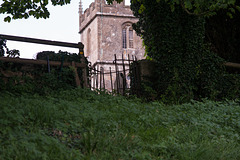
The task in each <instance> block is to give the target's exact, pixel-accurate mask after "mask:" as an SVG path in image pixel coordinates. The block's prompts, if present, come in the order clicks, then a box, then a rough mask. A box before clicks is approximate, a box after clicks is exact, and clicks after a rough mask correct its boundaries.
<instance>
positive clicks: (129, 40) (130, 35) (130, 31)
mask: <svg viewBox="0 0 240 160" xmlns="http://www.w3.org/2000/svg"><path fill="white" fill-rule="evenodd" d="M128 35H129V39H128V42H129V48H133V29H132V27H131V28H129V32H128Z"/></svg>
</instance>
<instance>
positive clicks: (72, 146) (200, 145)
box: [0, 89, 240, 160]
mask: <svg viewBox="0 0 240 160" xmlns="http://www.w3.org/2000/svg"><path fill="white" fill-rule="evenodd" d="M239 113H240V105H239V103H238V102H233V101H226V102H212V101H207V100H206V101H204V102H196V101H192V102H191V103H188V104H183V105H164V104H161V103H158V102H153V103H148V104H147V103H146V104H144V103H141V102H140V101H138V100H127V99H125V98H122V97H112V96H110V95H104V94H102V95H99V94H96V93H93V92H91V91H88V90H81V89H75V90H71V91H62V92H59V93H55V94H52V95H50V96H47V97H46V96H45V97H44V96H39V95H28V94H26V95H22V96H16V95H13V94H10V93H0V144H1V145H0V159H3V160H8V159H9V160H10V159H11V160H12V159H17V160H28V159H29V160H32V159H35V160H37V159H41V160H45V159H49V160H53V159H56V160H61V159H62V160H66V159H68V160H71V159H74V160H76V159H117V160H119V159H137V160H139V159H144V160H145V159H182V160H187V159H193V160H196V159H203V160H206V159H208V160H210V159H213V160H216V159H231V160H233V159H240V153H239V150H240V143H239V142H240V136H239V134H240V116H239Z"/></svg>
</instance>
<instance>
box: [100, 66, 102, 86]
mask: <svg viewBox="0 0 240 160" xmlns="http://www.w3.org/2000/svg"><path fill="white" fill-rule="evenodd" d="M100 91H102V67H100Z"/></svg>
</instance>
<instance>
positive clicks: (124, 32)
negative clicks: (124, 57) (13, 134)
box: [122, 28, 127, 48]
mask: <svg viewBox="0 0 240 160" xmlns="http://www.w3.org/2000/svg"><path fill="white" fill-rule="evenodd" d="M122 40H123V48H127V30H126V28H123V30H122Z"/></svg>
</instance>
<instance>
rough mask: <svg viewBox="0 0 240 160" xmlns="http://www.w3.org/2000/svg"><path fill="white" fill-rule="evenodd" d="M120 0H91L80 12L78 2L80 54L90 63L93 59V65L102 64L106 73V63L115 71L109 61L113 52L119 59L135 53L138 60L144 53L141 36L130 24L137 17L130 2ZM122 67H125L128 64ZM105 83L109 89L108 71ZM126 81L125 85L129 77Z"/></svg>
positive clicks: (107, 69) (108, 69) (108, 68)
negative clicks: (81, 49)
mask: <svg viewBox="0 0 240 160" xmlns="http://www.w3.org/2000/svg"><path fill="white" fill-rule="evenodd" d="M80 4H81V1H80ZM124 4H125V3H124V2H122V3H120V4H118V3H117V2H113V4H112V5H108V4H106V2H105V0H95V2H93V3H92V4H91V5H90V6H89V8H88V9H86V10H85V11H84V13H82V7H81V5H80V9H79V33H80V36H81V42H82V43H83V44H84V54H85V56H86V57H88V60H89V61H90V62H91V64H92V65H94V64H96V63H97V65H94V66H95V68H96V69H100V68H101V67H102V68H103V69H104V73H106V72H108V73H109V71H110V67H111V68H112V72H115V67H114V65H113V64H112V65H111V64H110V63H112V62H113V60H114V54H116V57H117V59H122V55H123V57H124V59H127V58H128V57H131V59H132V57H134V58H135V57H136V58H137V59H138V60H139V59H143V57H144V52H145V51H144V48H143V45H142V39H141V38H140V37H139V36H137V34H136V33H135V31H134V30H133V29H132V24H133V23H136V22H137V21H138V19H137V18H136V17H134V16H133V13H132V11H131V9H130V6H127V5H124ZM123 30H125V31H123ZM99 62H105V64H102V63H99ZM106 63H108V64H106ZM126 69H127V70H129V66H128V65H126ZM127 74H128V73H127ZM112 79H113V83H116V75H115V74H113V77H112ZM95 81H96V77H92V83H95ZM105 83H106V86H105V88H106V89H108V90H110V88H111V84H110V77H109V75H106V77H105ZM127 83H128V85H129V79H127ZM92 86H94V84H92ZM114 86H115V85H114ZM97 88H99V86H98V87H97ZM114 88H116V87H114Z"/></svg>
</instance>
